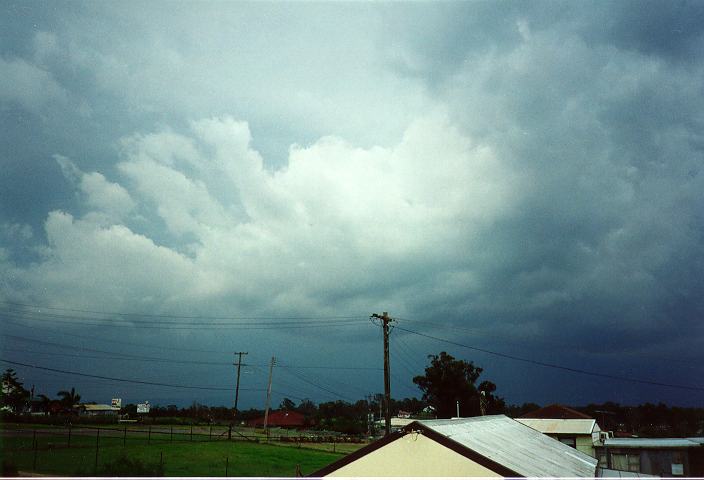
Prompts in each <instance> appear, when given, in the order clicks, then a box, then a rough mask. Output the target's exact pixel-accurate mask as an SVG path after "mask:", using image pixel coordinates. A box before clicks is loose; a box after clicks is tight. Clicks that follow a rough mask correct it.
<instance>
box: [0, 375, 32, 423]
mask: <svg viewBox="0 0 704 480" xmlns="http://www.w3.org/2000/svg"><path fill="white" fill-rule="evenodd" d="M28 400H29V392H28V391H27V390H26V389H25V388H24V387H23V386H22V382H20V381H19V379H18V378H17V372H15V371H14V370H13V369H12V368H8V369H7V370H5V372H4V373H3V374H2V393H1V394H0V406H1V407H3V408H6V409H9V410H11V411H12V412H15V413H19V412H21V411H22V409H23V408H24V406H25V405H26V404H27V401H28Z"/></svg>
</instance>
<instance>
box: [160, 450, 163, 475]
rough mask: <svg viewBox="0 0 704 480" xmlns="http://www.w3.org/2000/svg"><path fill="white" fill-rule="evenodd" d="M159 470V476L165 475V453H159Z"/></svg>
mask: <svg viewBox="0 0 704 480" xmlns="http://www.w3.org/2000/svg"><path fill="white" fill-rule="evenodd" d="M159 470H161V471H160V472H159V474H160V475H164V452H159Z"/></svg>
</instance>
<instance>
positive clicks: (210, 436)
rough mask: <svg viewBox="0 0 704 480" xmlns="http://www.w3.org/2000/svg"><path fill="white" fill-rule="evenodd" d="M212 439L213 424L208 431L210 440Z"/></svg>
mask: <svg viewBox="0 0 704 480" xmlns="http://www.w3.org/2000/svg"><path fill="white" fill-rule="evenodd" d="M212 439H213V426H212V425H211V426H210V433H208V440H212Z"/></svg>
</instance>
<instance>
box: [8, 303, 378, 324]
mask: <svg viewBox="0 0 704 480" xmlns="http://www.w3.org/2000/svg"><path fill="white" fill-rule="evenodd" d="M0 304H4V305H12V306H20V307H27V308H37V309H45V310H57V311H61V312H75V313H90V314H94V315H116V316H125V317H152V318H177V319H186V320H316V319H332V318H342V319H344V318H366V317H367V316H366V315H321V316H311V315H307V316H274V315H272V316H256V315H249V316H208V315H170V314H154V313H136V312H130V313H127V312H105V311H98V310H84V309H79V308H62V307H49V306H46V305H33V304H28V303H19V302H8V301H0Z"/></svg>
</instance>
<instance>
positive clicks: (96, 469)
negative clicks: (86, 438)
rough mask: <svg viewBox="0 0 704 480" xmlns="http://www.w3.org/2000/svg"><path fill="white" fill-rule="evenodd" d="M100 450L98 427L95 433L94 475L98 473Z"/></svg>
mask: <svg viewBox="0 0 704 480" xmlns="http://www.w3.org/2000/svg"><path fill="white" fill-rule="evenodd" d="M99 450H100V429H98V433H97V434H96V435H95V469H94V470H93V471H94V473H95V475H98V451H99Z"/></svg>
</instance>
